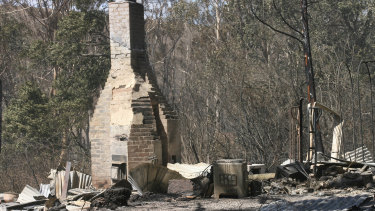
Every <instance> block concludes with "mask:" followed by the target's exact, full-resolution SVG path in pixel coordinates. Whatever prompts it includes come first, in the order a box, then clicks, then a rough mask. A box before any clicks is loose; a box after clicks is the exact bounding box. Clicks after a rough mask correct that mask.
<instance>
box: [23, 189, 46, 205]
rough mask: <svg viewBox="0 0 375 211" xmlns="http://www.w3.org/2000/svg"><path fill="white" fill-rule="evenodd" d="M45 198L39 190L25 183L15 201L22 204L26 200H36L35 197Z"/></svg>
mask: <svg viewBox="0 0 375 211" xmlns="http://www.w3.org/2000/svg"><path fill="white" fill-rule="evenodd" d="M36 198H38V199H43V198H45V197H44V196H43V195H42V194H40V193H39V191H38V190H37V189H35V188H33V187H31V186H30V185H26V186H25V187H24V189H23V190H22V192H21V194H20V195H19V196H18V199H17V202H19V203H21V204H23V203H28V202H33V201H37V199H36Z"/></svg>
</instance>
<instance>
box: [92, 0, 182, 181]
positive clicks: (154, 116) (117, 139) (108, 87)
mask: <svg viewBox="0 0 375 211" xmlns="http://www.w3.org/2000/svg"><path fill="white" fill-rule="evenodd" d="M109 27H110V45H111V70H110V73H109V76H108V79H107V81H106V84H105V87H104V89H103V90H101V93H100V97H99V99H98V101H97V103H96V106H95V110H94V113H93V115H92V118H91V120H90V134H89V136H90V141H91V161H92V179H93V185H94V186H95V187H97V188H107V187H109V186H110V185H111V184H112V183H113V182H115V181H116V180H118V179H122V178H125V177H126V174H127V173H128V172H129V169H132V168H134V167H135V166H137V165H139V164H141V163H156V164H166V163H168V162H180V161H181V138H180V132H179V121H178V118H177V115H176V114H175V112H174V111H173V110H172V109H171V107H170V106H169V105H167V103H166V100H165V99H164V97H163V96H162V94H161V92H160V90H159V89H158V87H157V82H156V78H155V76H154V74H153V72H152V70H151V68H150V65H149V63H148V60H147V55H146V51H145V43H144V37H145V31H144V10H143V5H142V4H138V3H135V2H133V1H123V2H113V3H109Z"/></svg>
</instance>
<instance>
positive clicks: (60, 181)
mask: <svg viewBox="0 0 375 211" xmlns="http://www.w3.org/2000/svg"><path fill="white" fill-rule="evenodd" d="M51 172H52V171H51ZM64 177H65V171H58V172H56V173H55V175H54V178H55V194H56V198H60V197H61V192H62V187H63V186H64V183H65V182H64ZM91 184H92V178H91V176H90V175H88V174H84V173H81V172H77V171H71V172H70V173H69V184H68V190H69V189H72V188H81V189H86V188H90V187H91Z"/></svg>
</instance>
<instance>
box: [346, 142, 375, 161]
mask: <svg viewBox="0 0 375 211" xmlns="http://www.w3.org/2000/svg"><path fill="white" fill-rule="evenodd" d="M345 159H346V160H348V161H357V162H364V163H373V162H374V159H373V158H372V156H371V153H370V151H369V150H368V149H367V147H365V146H364V147H359V148H357V149H356V150H353V151H350V152H347V153H345Z"/></svg>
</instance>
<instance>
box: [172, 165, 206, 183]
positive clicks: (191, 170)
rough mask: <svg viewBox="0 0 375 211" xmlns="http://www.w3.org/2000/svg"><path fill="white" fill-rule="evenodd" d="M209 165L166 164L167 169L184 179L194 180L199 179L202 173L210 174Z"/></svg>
mask: <svg viewBox="0 0 375 211" xmlns="http://www.w3.org/2000/svg"><path fill="white" fill-rule="evenodd" d="M209 166H211V165H210V164H207V163H197V164H181V163H175V164H172V163H168V165H167V168H168V169H170V170H173V171H177V172H178V173H180V174H181V175H182V176H183V177H184V178H186V179H194V178H197V177H199V176H200V175H201V174H202V173H203V172H207V173H209V172H210V168H209Z"/></svg>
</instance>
